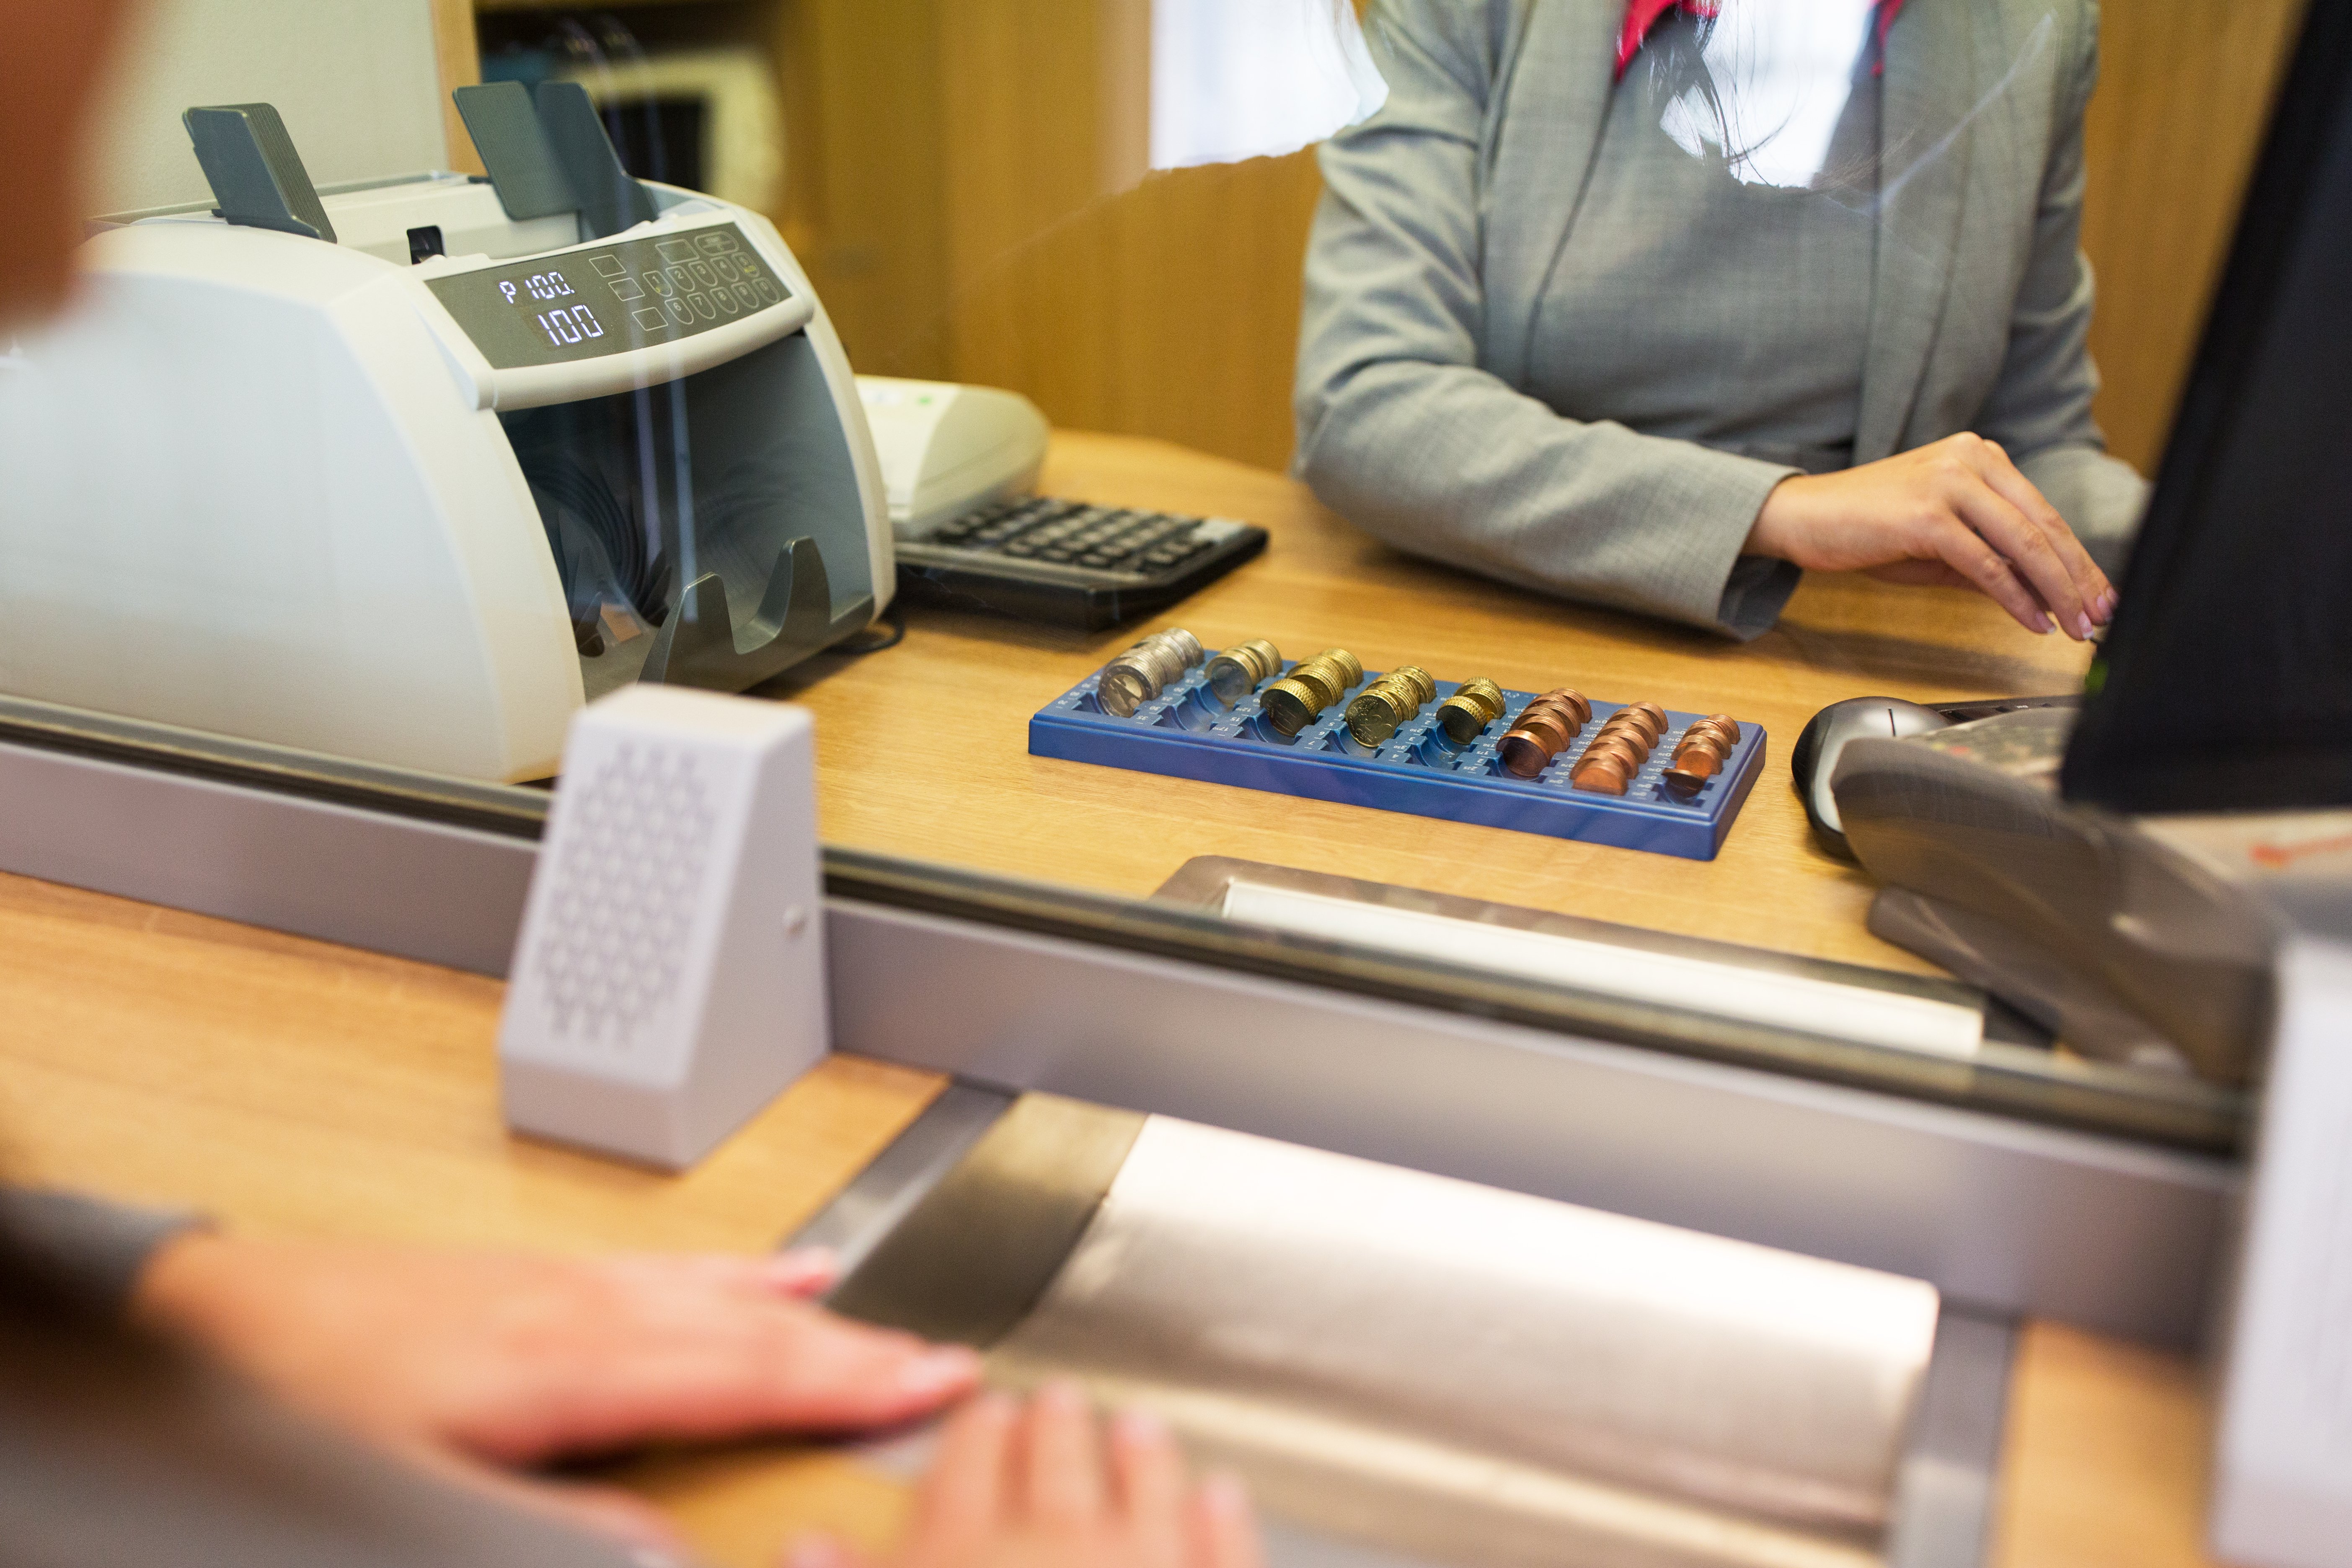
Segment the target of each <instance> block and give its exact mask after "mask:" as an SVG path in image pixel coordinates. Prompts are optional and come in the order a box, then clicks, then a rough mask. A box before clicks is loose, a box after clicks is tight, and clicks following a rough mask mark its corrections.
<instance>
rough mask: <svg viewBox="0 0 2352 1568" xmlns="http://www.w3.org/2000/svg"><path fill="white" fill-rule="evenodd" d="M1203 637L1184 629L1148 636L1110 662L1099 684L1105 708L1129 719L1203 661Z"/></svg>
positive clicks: (1104, 669) (1120, 717)
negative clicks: (1195, 635)
mask: <svg viewBox="0 0 2352 1568" xmlns="http://www.w3.org/2000/svg"><path fill="white" fill-rule="evenodd" d="M1201 658H1202V647H1201V643H1200V639H1199V638H1197V637H1193V635H1192V633H1191V632H1188V631H1183V630H1181V629H1179V630H1176V631H1166V632H1160V633H1159V634H1157V635H1155V636H1152V637H1146V638H1144V639H1143V640H1142V641H1141V642H1139V643H1137V644H1136V645H1135V646H1134V647H1131V648H1129V649H1128V650H1127V651H1126V652H1125V653H1123V654H1120V655H1119V656H1118V658H1115V659H1112V660H1111V661H1110V662H1109V663H1108V664H1107V665H1105V666H1103V671H1102V679H1100V680H1099V681H1097V683H1096V694H1097V696H1098V697H1100V698H1101V700H1102V705H1103V711H1104V712H1106V713H1108V714H1109V715H1111V717H1113V718H1115V719H1130V718H1133V717H1134V716H1135V710H1137V709H1139V708H1140V707H1142V706H1143V705H1144V704H1145V703H1147V702H1149V701H1150V700H1152V699H1153V698H1155V697H1157V696H1159V695H1160V692H1162V691H1164V690H1166V689H1168V688H1169V687H1171V686H1172V685H1174V684H1175V683H1176V682H1177V681H1179V680H1181V679H1183V677H1184V672H1185V671H1186V670H1188V669H1190V668H1192V667H1193V666H1194V665H1196V664H1198V663H1200V662H1201Z"/></svg>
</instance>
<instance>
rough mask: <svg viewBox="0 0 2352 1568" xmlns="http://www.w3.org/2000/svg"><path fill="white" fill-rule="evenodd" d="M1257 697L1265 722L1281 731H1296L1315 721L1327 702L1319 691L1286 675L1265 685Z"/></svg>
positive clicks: (1281, 732)
mask: <svg viewBox="0 0 2352 1568" xmlns="http://www.w3.org/2000/svg"><path fill="white" fill-rule="evenodd" d="M1259 703H1260V706H1261V707H1262V708H1263V709H1264V710H1265V721H1266V722H1267V723H1269V724H1271V725H1273V726H1274V728H1275V731H1276V733H1278V734H1283V735H1296V734H1297V733H1298V731H1301V730H1304V729H1305V728H1307V725H1309V724H1312V723H1313V722H1315V716H1316V715H1317V714H1318V713H1320V712H1322V711H1323V710H1324V709H1325V708H1327V707H1328V706H1330V704H1329V703H1328V702H1327V701H1326V700H1324V698H1323V696H1322V694H1321V693H1320V692H1319V691H1317V690H1314V689H1310V688H1309V687H1307V684H1306V683H1305V682H1303V681H1298V680H1294V679H1282V680H1277V681H1276V682H1275V683H1274V684H1273V685H1272V686H1269V687H1267V688H1266V689H1265V696H1264V697H1262V698H1260V699H1259Z"/></svg>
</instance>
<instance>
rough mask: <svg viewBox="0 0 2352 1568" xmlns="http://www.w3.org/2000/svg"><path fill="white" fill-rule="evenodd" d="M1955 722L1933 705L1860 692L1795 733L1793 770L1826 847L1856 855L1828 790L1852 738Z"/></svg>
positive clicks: (1899, 734)
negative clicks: (1865, 695)
mask: <svg viewBox="0 0 2352 1568" xmlns="http://www.w3.org/2000/svg"><path fill="white" fill-rule="evenodd" d="M1952 723H1953V721H1951V720H1949V719H1947V718H1945V717H1944V716H1943V715H1942V714H1941V713H1938V712H1937V711H1936V710H1934V709H1933V708H1926V707H1922V706H1921V705H1920V704H1918V703H1916V702H1906V701H1905V700H1903V699H1901V698H1900V697H1856V698H1853V699H1852V700H1848V701H1844V702H1832V703H1831V704H1830V705H1829V706H1828V707H1826V708H1824V709H1822V710H1821V711H1820V712H1818V713H1816V714H1814V715H1813V717H1812V720H1811V722H1809V723H1807V724H1806V726H1805V732H1804V733H1803V734H1801V735H1800V736H1798V737H1797V749H1796V750H1795V751H1794V752H1791V753H1790V757H1789V773H1790V776H1791V777H1792V778H1794V780H1795V781H1796V785H1797V795H1798V798H1799V799H1801V800H1802V801H1803V802H1804V803H1805V816H1807V817H1808V818H1810V819H1811V822H1812V825H1813V837H1816V838H1818V839H1820V840H1821V841H1822V848H1824V849H1827V850H1828V851H1829V852H1830V853H1831V854H1832V855H1835V856H1838V857H1840V858H1843V859H1847V860H1851V859H1853V848H1852V847H1850V846H1849V845H1848V844H1847V843H1846V841H1845V827H1844V825H1843V824H1842V823H1841V822H1839V821H1838V808H1837V802H1836V801H1835V800H1834V799H1832V797H1831V795H1830V776H1831V775H1832V773H1836V772H1837V760H1838V753H1839V752H1843V751H1844V750H1845V743H1846V742H1848V741H1852V740H1854V739H1857V738H1858V737H1861V736H1864V735H1867V736H1869V737H1871V738H1872V739H1874V740H1889V739H1892V740H1900V739H1902V738H1903V737H1904V736H1906V735H1925V734H1927V733H1930V732H1931V731H1937V730H1948V729H1950V728H1951V726H1952Z"/></svg>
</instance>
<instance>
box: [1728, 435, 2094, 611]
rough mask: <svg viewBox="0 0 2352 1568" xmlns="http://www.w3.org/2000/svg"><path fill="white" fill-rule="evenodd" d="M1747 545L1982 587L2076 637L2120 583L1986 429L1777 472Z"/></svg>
mask: <svg viewBox="0 0 2352 1568" xmlns="http://www.w3.org/2000/svg"><path fill="white" fill-rule="evenodd" d="M1747 553H1748V554H1750V555H1769V556H1772V557H1774V558H1776V559H1778V560H1781V561H1788V562H1792V563H1795V564H1797V565H1799V566H1801V567H1804V568H1805V569H1806V570H1808V571H1816V572H1868V573H1869V574H1871V575H1872V576H1874V577H1879V578H1883V579H1885V580H1886V581H1888V582H1894V583H1916V584H1937V585H1947V586H1953V587H1974V588H1977V589H1979V590H1980V591H1981V592H1983V593H1984V594H1985V595H1987V596H1988V597H1990V598H1991V599H1992V600H1994V601H1995V602H1996V603H1998V604H1999V605H2000V607H2001V608H2003V609H2005V610H2007V611H2008V612H2009V613H2010V614H2011V615H2012V616H2016V617H2017V619H2018V621H2019V623H2020V624H2021V625H2022V626H2025V627H2026V628H2027V629H2029V630H2031V631H2037V632H2043V631H2048V630H2049V629H2050V618H2051V617H2053V616H2054V617H2055V618H2056V620H2057V623H2058V626H2059V629H2061V630H2062V631H2063V632H2065V633H2066V634H2067V635H2068V636H2069V637H2075V638H2078V639H2080V638H2086V637H2089V636H2090V635H2091V633H2092V630H2093V628H2095V627H2096V626H2104V625H2105V624H2106V622H2107V620H2108V618H2109V617H2110V616H2113V615H2114V614H2115V608H2116V592H2115V589H2114V588H2113V587H2112V586H2111V585H2110V584H2108V582H2107V578H2106V574H2105V573H2104V572H2101V571H2100V570H2099V568H2098V564H2097V563H2095V562H2094V561H2093V560H2092V559H2091V558H2090V556H2089V555H2088V554H2087V553H2086V552H2084V549H2083V546H2082V542H2080V541H2079V540H2077V539H2076V538H2075V537H2074V530H2072V529H2070V528H2068V527H2067V526H2066V520H2065V519H2064V518H2062V517H2060V516H2059V515H2058V511H2057V509H2056V508H2054V507H2053V506H2052V505H2051V504H2050V503H2049V501H2047V500H2044V499H2043V498H2042V492H2041V491H2040V490H2038V489H2034V488H2033V483H2032V480H2030V479H2027V478H2026V477H2025V476H2024V475H2023V474H2021V473H2020V472H2019V471H2018V468H2017V465H2016V464H2014V463H2012V462H2011V461H2010V460H2009V454H2008V453H2007V452H2004V451H2003V450H2001V448H2000V445H1999V444H1998V443H1996V442H1992V441H1988V440H1986V439H1984V437H1980V436H1971V435H1966V434H1963V435H1958V436H1953V437H1948V438H1947V439H1945V440H1942V441H1937V442H1936V443H1935V444H1934V445H1933V446H1927V447H1918V448H1916V450H1913V451H1909V452H1904V453H1901V454H1899V455H1897V456H1895V457H1892V458H1885V459H1884V460H1883V461H1880V462H1875V463H1865V464H1864V465H1863V466H1862V467H1860V468H1848V469H1846V470H1844V471H1843V473H1834V474H1814V475H1810V476H1801V477H1799V478H1796V479H1785V480H1783V481H1781V483H1780V485H1779V487H1778V488H1776V489H1774V490H1773V491H1772V494H1771V495H1770V497H1769V498H1768V499H1767V500H1765V502H1764V510H1762V511H1761V512H1760V513H1759V514H1758V516H1757V519H1756V524H1755V527H1754V528H1753V529H1752V530H1750V531H1749V532H1748V545H1747Z"/></svg>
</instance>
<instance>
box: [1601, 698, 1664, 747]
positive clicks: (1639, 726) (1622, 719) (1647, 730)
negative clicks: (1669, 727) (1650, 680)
mask: <svg viewBox="0 0 2352 1568" xmlns="http://www.w3.org/2000/svg"><path fill="white" fill-rule="evenodd" d="M1601 733H1602V734H1604V735H1639V736H1640V737H1641V738H1642V749H1643V751H1644V752H1646V751H1648V750H1649V749H1650V748H1651V747H1653V746H1654V745H1656V744H1657V743H1658V736H1659V734H1660V733H1661V731H1660V730H1659V728H1658V727H1657V726H1656V725H1655V724H1654V723H1652V722H1651V721H1650V716H1649V715H1648V714H1646V713H1643V712H1640V711H1638V710H1634V709H1632V708H1621V709H1619V710H1617V711H1616V712H1614V713H1612V714H1611V715H1609V718H1608V721H1606V722H1605V723H1603V724H1602V725H1601Z"/></svg>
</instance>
